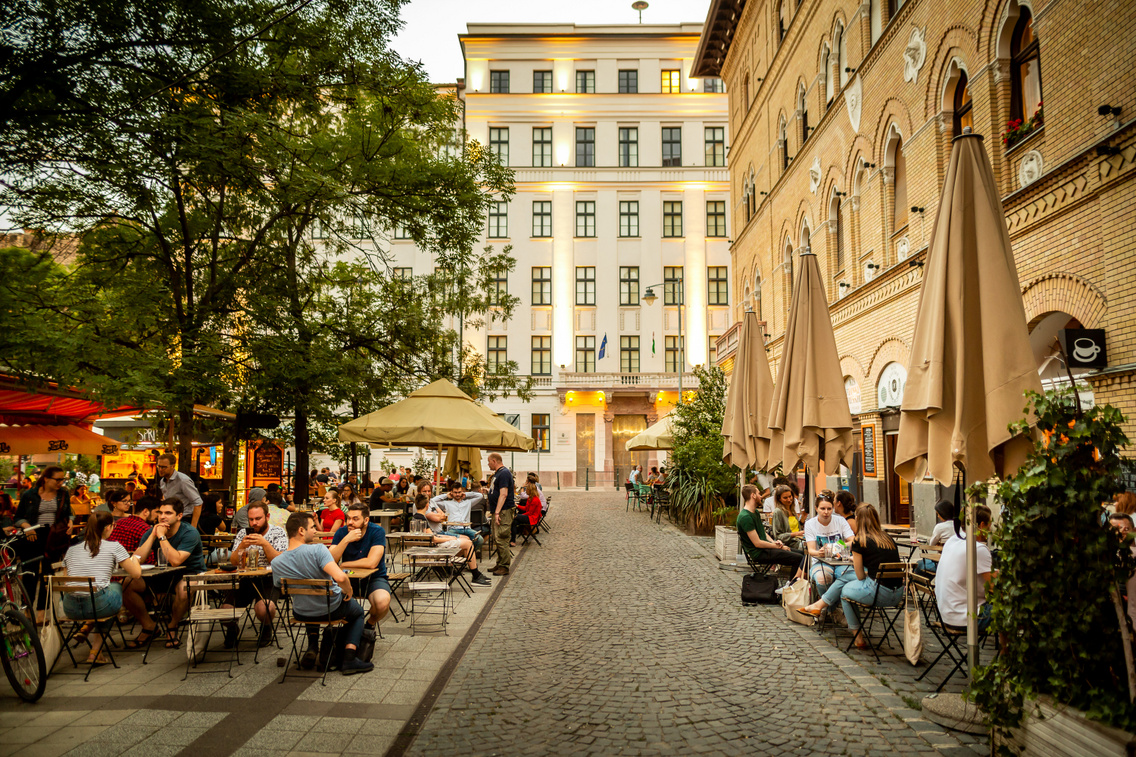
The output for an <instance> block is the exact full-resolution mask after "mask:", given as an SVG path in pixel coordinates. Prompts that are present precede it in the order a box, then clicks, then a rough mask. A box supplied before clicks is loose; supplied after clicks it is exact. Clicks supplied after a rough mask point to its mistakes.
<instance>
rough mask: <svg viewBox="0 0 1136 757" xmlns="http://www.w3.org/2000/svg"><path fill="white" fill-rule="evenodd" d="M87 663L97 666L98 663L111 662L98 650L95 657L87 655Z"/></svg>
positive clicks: (105, 663)
mask: <svg viewBox="0 0 1136 757" xmlns="http://www.w3.org/2000/svg"><path fill="white" fill-rule="evenodd" d="M87 664H88V665H94V666H96V667H97V666H99V665H110V664H111V662H110V658H108V657H106V656H105V655H104V654H103V653H102V652H99V654H98V656H97V657H88V658H87Z"/></svg>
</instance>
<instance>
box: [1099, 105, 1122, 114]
mask: <svg viewBox="0 0 1136 757" xmlns="http://www.w3.org/2000/svg"><path fill="white" fill-rule="evenodd" d="M1120 111H1121V106H1119V105H1102V106H1100V107H1099V108H1097V114H1099V115H1102V116H1119V115H1120Z"/></svg>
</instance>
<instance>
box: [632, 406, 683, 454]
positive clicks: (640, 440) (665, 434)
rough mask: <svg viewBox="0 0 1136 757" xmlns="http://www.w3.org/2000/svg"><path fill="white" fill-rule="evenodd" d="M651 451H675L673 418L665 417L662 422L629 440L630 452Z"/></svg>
mask: <svg viewBox="0 0 1136 757" xmlns="http://www.w3.org/2000/svg"><path fill="white" fill-rule="evenodd" d="M651 449H674V428H673V427H672V426H671V416H669V415H667V416H664V417H663V419H662V420H660V421H658V422H657V423H654V424H652V425H651V426H650V427H649V428H647V429H646V430H644V431H640V432H639V433H638V434H636V435H635V436H633V437H631V438H630V439H628V440H627V451H628V452H643V451H645V450H651Z"/></svg>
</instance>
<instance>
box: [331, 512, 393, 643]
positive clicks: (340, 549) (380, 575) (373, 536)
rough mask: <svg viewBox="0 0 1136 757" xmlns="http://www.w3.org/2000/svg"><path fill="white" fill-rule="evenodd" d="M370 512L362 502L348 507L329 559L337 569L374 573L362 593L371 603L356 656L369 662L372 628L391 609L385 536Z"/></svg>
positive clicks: (373, 631)
mask: <svg viewBox="0 0 1136 757" xmlns="http://www.w3.org/2000/svg"><path fill="white" fill-rule="evenodd" d="M370 518H371V510H370V508H369V507H367V506H366V505H365V504H363V503H362V502H355V503H353V504H351V505H349V506H348V507H347V523H346V524H345V525H343V526H340V528H339V530H338V531H336V532H335V535H334V536H332V537H331V556H332V557H334V558H335V560H336V562H338V563H339V567H341V568H344V569H347V570H350V569H353V568H354V569H364V570H366V569H370V568H374V569H375V572H374V573H372V574H371V577H370V578H368V579H367V586H366V589H365V590H364V591H363V592H362V593H363V595H364V596H366V597H367V599H368V600H370V602H371V610H370V612H369V613H368V614H367V622H366V624H365V625H364V626H363V636H362V642H361V643H360V647H359V657H360V658H362V659H364V660H369V659H371V654H372V653H373V652H374V650H375V627H376V626H377V625H378V624H379V621H380V620H382V619H383V617H384V616H385V615H386V614H387V610H389V609H390V601H391V587H390V583H389V582H388V581H387V561H386V560H385V559H384V558H385V557H386V551H387V533H386V531H384V530H383V527H382V526H380V525H379V524H378V523H371V520H370Z"/></svg>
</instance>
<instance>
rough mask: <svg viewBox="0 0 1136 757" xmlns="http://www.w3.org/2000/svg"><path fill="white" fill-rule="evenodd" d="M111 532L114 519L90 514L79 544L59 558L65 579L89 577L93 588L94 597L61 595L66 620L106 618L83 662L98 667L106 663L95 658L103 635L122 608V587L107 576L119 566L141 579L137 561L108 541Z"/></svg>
mask: <svg viewBox="0 0 1136 757" xmlns="http://www.w3.org/2000/svg"><path fill="white" fill-rule="evenodd" d="M113 528H114V518H113V517H112V516H111V514H110V513H100V512H96V513H93V514H92V515H91V517H90V518H88V519H87V530H86V533H85V535H84V537H83V541H82V543H80V544H76V545H75V546H73V547H71V548H70V549H68V550H67V554H66V555H65V556H64V557H63V563H64V565H65V566H66V568H67V575H68V576H84V577H86V576H90V578H91V579H92V583H93V585H94V588H95V592H94V594H90V593H87V592H73V593H67V594H64V595H63V612H64V613H66V615H67V617H69V618H109V620H106V621H103V622H102V623H99V624H98V626H97V627H96V628H95V629H94V632H93V633H92V634H91V639H90V642H91V654H90V655H89V656H88V657H87V662H89V663H95V664H99V665H102V664H105V663H107V662H109V660H107V659H106V658H105V657H103V656H102V655H101V654H99V652H100V651H101V650H102V647H103V634H105V633H106V632H107V631H109V630H110V626H111V624H112V623H113V620H114V616H115V615H116V614H117V613H118V611H119V609H121V607H122V584H116V583H112V582H111V580H110V577H111V573H112V572H113V571H114V569H115V567H116V566H121V567H122V569H123V570H124V571H126V575H128V576H130V577H131V578H141V577H142V568H141V566H139V564H138V563H139V560H138V557H137V556H136V555H129V554H127V552H126V548H125V547H123V546H122V545H121V544H119V543H118V542H116V541H110V539H109V537H110V532H111V530H112V529H113Z"/></svg>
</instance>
